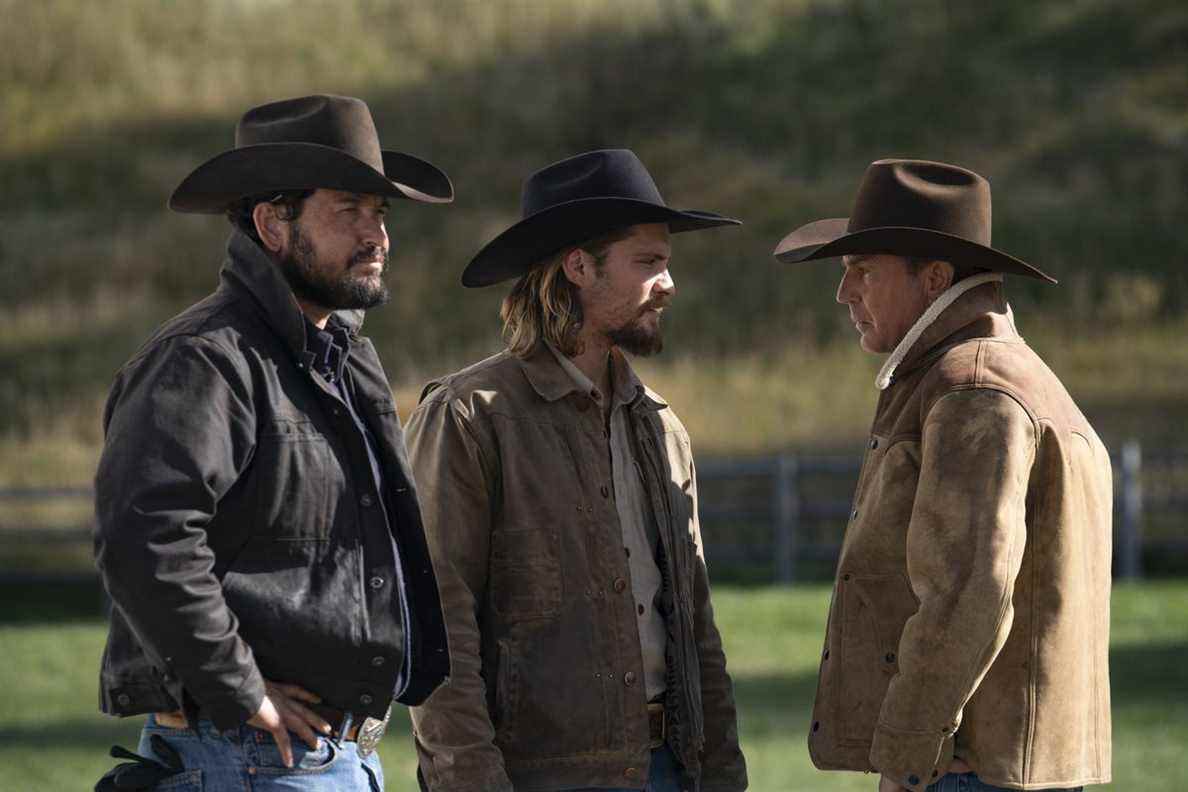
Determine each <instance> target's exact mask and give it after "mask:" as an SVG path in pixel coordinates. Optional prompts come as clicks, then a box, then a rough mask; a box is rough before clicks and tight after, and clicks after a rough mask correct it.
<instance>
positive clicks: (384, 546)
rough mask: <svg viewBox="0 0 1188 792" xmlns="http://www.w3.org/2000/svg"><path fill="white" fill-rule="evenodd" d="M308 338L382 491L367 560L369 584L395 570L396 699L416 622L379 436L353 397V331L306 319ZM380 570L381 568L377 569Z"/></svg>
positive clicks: (368, 535) (366, 541)
mask: <svg viewBox="0 0 1188 792" xmlns="http://www.w3.org/2000/svg"><path fill="white" fill-rule="evenodd" d="M305 339H306V352H307V353H308V354H309V355H311V356H312V358H313V359H312V361H311V362H310V368H312V369H313V370H314V371H315V372H317V373H318V374H320V375H321V376H322V378H323V379H324V380H326V382H327V383H328V384H329V385H331V386H332V387H333V388H334V390H335V392H336V395H337V396H338V398H339V399H340V400H341V401H342V403H343V405H344V406H345V407H346V408H347V412H348V413H349V414H350V416H351V419H352V420H353V421H354V423H355V427H356V428H357V429H358V430H359V433H360V434H362V435H363V438H364V440H365V441H366V442H365V445H366V446H367V458H368V461H369V462H370V463H371V475H372V478H373V479H374V483H375V490H376V492H378V493H381V497H380V499H379V504H380V507H381V508H382V509H383V514H384V522H385V524H386V525H387V527H388V530H387V532H386V533H387V536H386V537H384V536H380V535H379V532H378V531H364V535H363V546H364V558H365V559H366V561H365V563H366V565H367V568H368V570H369V571H368V581H369V585H373V586H374V585H375V582H376V581H380V582H381V585H383V583H382V581H383V575H382V574H381V572H382V570H385V569H391V570H394V571H393V577H394V578H395V579H394V580H393V581H392V583H393V584H394V585H393V596H392V598H391V606H392V616H394V617H396V618H398V619H399V620H400V624H401V625H403V626H404V665H403V667H402V668H401V669H400V675H399V676H398V677H397V678H396V686H395V692H394V694H393V695H394V697H395V698H399V697H400V696H401V695H403V693H404V691H405V689H406V688H407V687H408V682H409V679H410V678H411V669H412V656H413V655H412V639H413V635H412V632H413V629H412V625H414V624H415V622H414V621H413V619H412V617H411V614H410V613H409V602H408V594H407V589H406V588H405V581H404V567H403V565H402V564H401V562H400V548H399V546H398V544H397V542H396V538H395V537H396V532H395V531H393V530H392V524H391V520H392V514H393V511H392V509H391V508H390V507H389V504H388V503H387V502H386V497H384V494H385V493H387V492H388V489H387V487H386V486H385V485H384V474H383V468H382V466H381V465H380V461H379V455H378V452H377V448H376V441H375V437H374V436H373V435H372V433H371V430H370V429H368V427H367V423H366V422H365V421H364V420H363V419H362V417H360V415H359V411H358V409H357V408H356V406H355V400H354V398H353V391H354V388H353V386H352V383H351V382H350V377H348V376H347V367H346V363H347V357H348V356H349V355H350V351H351V341H350V334H349V332H348V331H347V329H346V328H345V327H343V326H342V325H340V324H338V323H336V322H334V321H332V320H331V321H327V322H326V327H325V329H320V328H319V327H318V326H317V325H315V324H314V323H313V322H310V321H309V320H308V319H306V327H305ZM376 570H380V571H379V572H377V571H376ZM372 618H382V616H381V615H379V614H377V615H375V616H373V617H372Z"/></svg>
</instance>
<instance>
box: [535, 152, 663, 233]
mask: <svg viewBox="0 0 1188 792" xmlns="http://www.w3.org/2000/svg"><path fill="white" fill-rule="evenodd" d="M590 198H626V199H629V200H635V201H644V202H647V203H651V204H656V205H660V206H663V205H664V199H663V198H661V197H660V190H659V189H657V187H656V182H655V181H653V180H652V175H651V174H650V173H648V170H647V168H645V167H644V164H643V163H642V162H640V160H639V157H637V156H635V153H634V152H633V151H630V150H629V149H605V150H602V151H588V152H586V153H584V154H578V155H576V156H573V157H570V158H568V159H564V160H561V161H560V162H555V163H553V164H552V165H548V166H546V167H544V168H541V169H540V170H538V171H537V172H536V173H533V174H532V175H531V176H529V177H528V178H527V179H526V180H525V182H524V190H523V192H522V194H521V198H520V208H521V211H522V212H523V216H524V217H531V216H532V215H534V214H537V213H538V212H542V211H544V210H545V209H548V208H549V207H552V206H556V205H558V204H563V203H568V202H570V201H577V200H583V199H590Z"/></svg>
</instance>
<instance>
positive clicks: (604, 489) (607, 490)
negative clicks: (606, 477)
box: [598, 484, 610, 498]
mask: <svg viewBox="0 0 1188 792" xmlns="http://www.w3.org/2000/svg"><path fill="white" fill-rule="evenodd" d="M598 491H599V492H601V493H602V497H604V498H609V497H610V488H609V487H607V486H606V485H605V484H603V485H602V488H601V489H599V490H598Z"/></svg>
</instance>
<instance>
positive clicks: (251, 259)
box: [219, 229, 364, 360]
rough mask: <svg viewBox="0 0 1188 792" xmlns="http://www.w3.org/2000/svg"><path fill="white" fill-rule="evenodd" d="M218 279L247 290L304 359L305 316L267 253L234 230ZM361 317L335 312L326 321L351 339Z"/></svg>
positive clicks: (284, 338) (268, 319)
mask: <svg viewBox="0 0 1188 792" xmlns="http://www.w3.org/2000/svg"><path fill="white" fill-rule="evenodd" d="M219 280H220V282H221V283H223V284H226V285H230V286H232V287H237V288H240V289H243V290H245V291H247V293H248V294H250V295H251V296H252V298H253V299H254V300H255V302H256V305H257V306H258V307H259V308H260V312H261V314H262V315H263V318H264V321H265V322H266V323H267V324H268V326H269V327H271V328H272V330H273V331H274V332H275V333H276V334H277V335H278V336H280V337H281V338H282V339H283V340H284V342H285V345H286V346H288V347H289V350H290V351H291V352H292V353H293V356H294V357H296V358H298V359H299V360H300V359H303V358H304V357H305V356H306V353H307V348H308V344H307V339H306V337H305V315H304V314H303V313H301V308H300V307H299V306H298V305H297V300H296V299H295V298H294V297H293V290H292V289H290V288H289V284H288V282H286V281H285V278H284V276H283V275H281V273H280V269H279V268H278V267H277V266H276V264H275V263H274V262H273V260H272V259H271V258H269V256H268V254H267V253H265V252H264V250H263V249H261V247H260V246H259V245H257V244H256V243H255V242H254V241H252V239H251V238H250V237H248V236H247V235H246V234H244V233H243V232H242V231H239V230H238V229H236V230H235V231H233V232H232V233H231V238H230V239H228V240H227V258H226V260H225V261H224V262H223V268H222V270H221V271H220V273H219ZM363 317H364V312H363V311H335V312H334V313H333V314H332V315H331V317H330V321H332V322H337V323H338V324H340V325H342V326H343V327H344V328H346V330H347V332H348V333H349V334H350V336H351V338H352V339H354V338H355V337H356V336H357V335H358V333H359V329H360V328H361V327H362V326H363Z"/></svg>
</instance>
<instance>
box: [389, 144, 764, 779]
mask: <svg viewBox="0 0 1188 792" xmlns="http://www.w3.org/2000/svg"><path fill="white" fill-rule="evenodd" d="M734 223H737V221H735V220H731V219H729V218H725V217H722V216H720V215H715V214H711V213H708V212H692V211H677V210H674V209H670V208H669V207H668V206H666V205H665V204H664V201H663V199H662V198H661V197H660V193H659V191H658V190H657V189H656V185H655V184H654V183H653V181H652V178H651V176H650V175H649V174H648V172H647V170H646V169H645V168H644V166H643V164H642V163H641V162H640V161H639V159H637V158H636V156H635V155H634V154H633V153H631V152H630V151H626V150H612V151H593V152H589V153H586V154H580V155H578V156H576V157H572V158H570V159H567V160H563V161H561V162H558V163H555V164H553V165H550V166H548V167H546V168H544V169H543V170H540V171H538V172H536V173H535V174H533V175H532V176H531V177H529V178H528V180H527V182H526V183H525V185H524V193H523V219H522V220H521V221H520V222H518V223H516V224H515V225H514V226H512V227H511V228H510V229H508V230H507V231H505V232H503V233H502V234H500V235H499V236H498V237H496V238H495V239H494V240H493V241H492V242H490V243H489V244H488V245H486V246H485V247H484V248H483V249H482V250H481V251H480V252H479V253H478V255H477V256H475V258H474V260H473V261H471V262H470V265H469V266H468V267H467V268H466V271H465V273H464V274H463V276H462V282H463V283H464V284H465V285H467V286H485V285H488V284H494V283H498V282H501V281H504V280H508V279H512V278H515V279H516V281H515V284H514V285H513V286H512V287H511V292H510V293H509V294H508V296H507V297H506V298H505V300H504V303H503V311H502V314H503V321H504V330H505V336H506V340H507V344H508V348H507V349H506V350H505V351H504V352H502V353H500V354H498V355H496V356H494V357H492V358H488V359H487V360H484V361H482V362H480V363H477V364H475V365H473V366H471V367H469V368H467V369H464V370H462V371H460V372H458V373H456V374H453V375H451V376H448V377H446V378H444V379H442V380H440V381H438V382H434V383H431V384H430V385H429V387H428V388H426V390H425V394H424V396H423V397H422V401H421V404H420V406H418V407H417V409H416V411H415V412H414V413H413V416H412V418H411V419H410V420H409V435H408V436H409V455H410V458H411V460H412V464H413V469H414V470H415V471H416V477H417V482H418V484H419V485H420V487H421V497H422V506H423V508H424V514H425V529H426V532H427V533H428V535H429V546H430V550H431V552H432V554H433V557H434V561H435V563H436V564H437V567H438V570H439V575H440V577H439V580H440V583H441V594H442V602H443V604H444V605H445V609H446V625H447V630H448V632H449V643H450V654H451V662H452V663H453V673H452V674H451V677H450V684H449V685H446V686H443V687H441V688H439V689H438V690H437V692H436V693H435V694H434V695H433V696H431V697H430V698H429V700H428V701H427V702H426V703H425V704H423V705H422V706H420V707H417V708H415V709H414V710H413V724H414V727H415V734H416V742H417V750H418V752H419V754H420V769H421V774H422V778H423V781H424V784H425V785H426V786H427V788H428V789H430V790H442V791H443V792H444V791H445V790H449V791H450V792H455V791H457V792H461V791H462V790H478V789H482V790H486V791H487V792H498V791H500V790H503V791H507V792H510V790H512V789H513V788H514V789H516V790H529V789H539V790H556V789H569V790H573V789H595V788H597V789H640V788H642V787H644V786H645V785H646V786H647V788H648V789H649V790H655V792H671V791H672V790H684V789H696V788H698V784H699V783H700V789H702V790H741V789H744V788H745V787H746V768H745V764H744V762H743V757H742V753H741V752H740V751H739V747H738V735H737V730H736V726H735V708H734V694H733V690H732V685H731V681H730V677H729V676H728V675H727V673H726V659H725V657H724V655H723V653H722V643H721V639H720V637H719V635H718V631H717V628H716V627H715V626H714V618H713V610H712V608H711V607H710V597H709V582H708V579H707V577H706V569H705V560H704V557H703V555H702V546H701V536H700V532H699V530H698V524H697V483H696V478H695V476H694V470H693V457H692V453H691V451H690V447H689V437H688V435H687V434H686V433H685V429H684V427H683V426H682V425H681V422H680V421H679V420H678V419H677V417H676V415H674V414H673V411H672V410H671V409H669V407H668V405H666V404H665V403H664V401H663V400H662V399H661V398H660V397H659V396H657V395H656V394H655V393H653V392H652V391H650V390H648V389H647V388H645V387H644V385H643V384H642V383H641V382H640V381H639V379H638V378H637V377H636V376H635V374H634V372H633V371H632V369H631V366H630V364H629V363H628V360H627V357H626V355H625V354H624V352H626V353H629V354H634V355H649V354H653V353H655V352H659V351H660V348H661V328H660V323H661V315H662V313H663V311H665V310H666V309H667V307H668V305H669V304H670V302H671V301H672V299H673V294H674V291H675V287H674V286H673V282H672V278H671V276H670V275H669V271H668V267H669V259H670V255H671V248H670V245H669V235H670V234H672V233H676V232H679V231H692V230H696V229H701V228H710V227H713V226H721V225H727V224H734Z"/></svg>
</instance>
